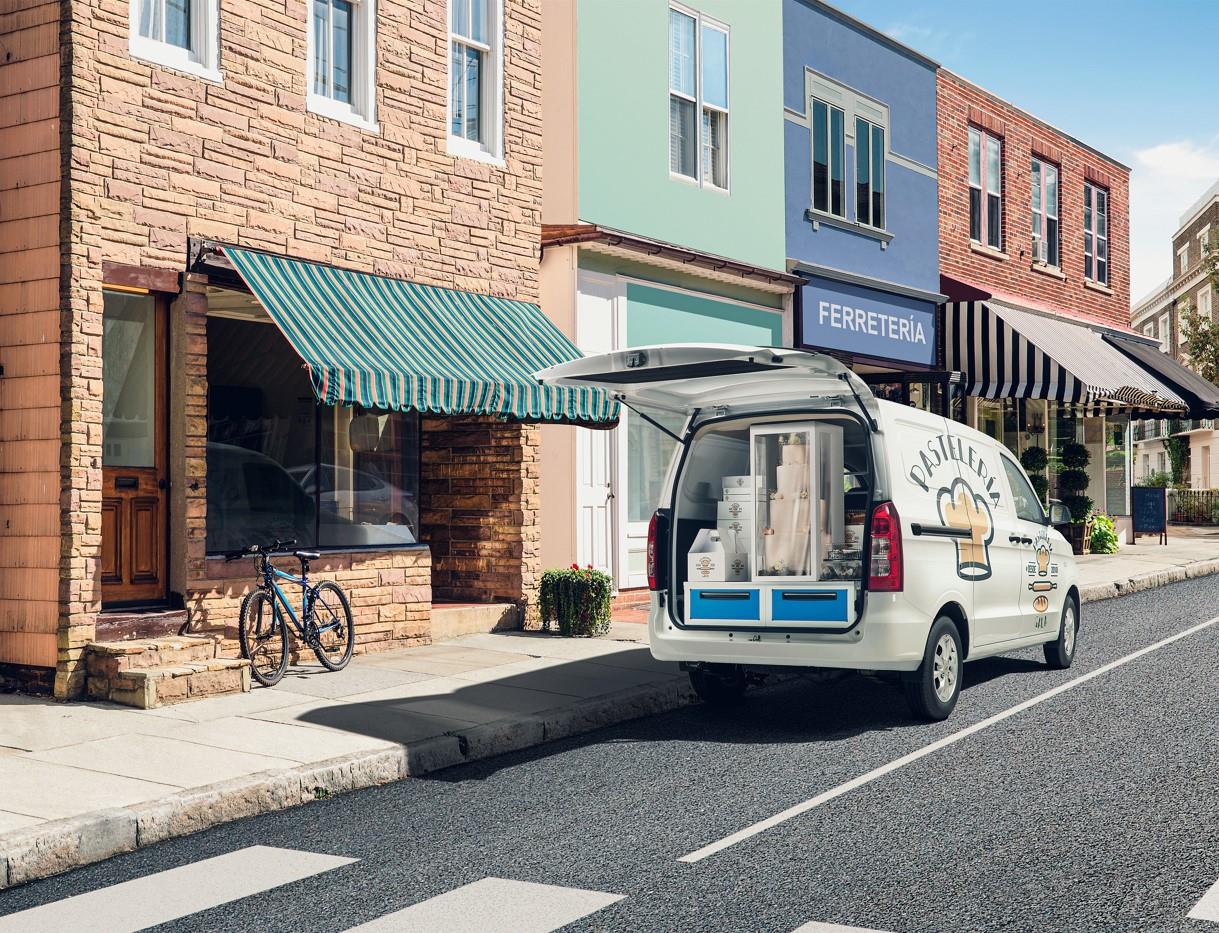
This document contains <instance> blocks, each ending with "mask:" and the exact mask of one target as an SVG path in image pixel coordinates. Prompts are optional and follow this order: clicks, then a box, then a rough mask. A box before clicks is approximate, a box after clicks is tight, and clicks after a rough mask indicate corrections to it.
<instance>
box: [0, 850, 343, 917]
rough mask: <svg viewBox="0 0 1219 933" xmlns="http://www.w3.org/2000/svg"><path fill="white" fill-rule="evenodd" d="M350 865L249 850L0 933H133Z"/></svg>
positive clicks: (48, 911)
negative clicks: (70, 932)
mask: <svg viewBox="0 0 1219 933" xmlns="http://www.w3.org/2000/svg"><path fill="white" fill-rule="evenodd" d="M355 861H357V859H353V858H342V857H340V856H337V855H319V854H317V853H315V852H298V851H296V850H295V849H276V848H272V847H270V846H250V847H249V848H248V849H239V850H237V851H236V852H230V853H229V854H228V855H218V856H216V857H215V858H209V859H203V860H202V861H199V862H192V863H191V864H190V865H183V866H181V867H180V868H171V869H169V870H167V871H159V872H157V873H156V874H152V875H145V876H144V877H143V878H135V879H133V880H131V881H124V882H122V883H121V884H115V885H111V886H110V887H108V888H99V889H98V890H96V891H90V892H88V893H87V894H77V895H76V896H74V897H69V898H65V899H64V900H61V901H55V902H54V903H51V904H44V905H43V906H42V907H32V908H30V909H29V910H23V911H21V912H20V913H15V914H8V915H7V916H4V917H0V933H62V931H64V930H97V931H99V933H103V931H104V933H135V931H136V930H143V929H147V928H148V927H152V926H157V925H158V924H161V923H168V922H169V921H171V920H178V919H181V918H182V917H188V916H190V915H191V914H194V913H198V912H199V911H201V910H207V909H208V908H209V907H216V906H218V905H220V904H227V903H229V902H230V901H235V900H239V899H240V898H243V897H249V896H250V895H251V894H258V893H260V892H262V891H269V890H271V889H272V888H277V887H279V886H280V885H283V884H288V883H289V882H292V881H299V880H301V879H302V878H308V877H310V876H311V875H318V874H321V873H322V872H324V871H330V870H331V869H333V868H338V867H340V866H342V865H349V864H351V863H352V862H355ZM253 926H254V927H257V926H258V924H257V923H254V924H253Z"/></svg>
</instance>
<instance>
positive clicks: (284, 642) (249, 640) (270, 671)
mask: <svg viewBox="0 0 1219 933" xmlns="http://www.w3.org/2000/svg"><path fill="white" fill-rule="evenodd" d="M237 636H238V638H239V639H240V641H241V654H242V657H245V658H249V660H250V673H251V674H253V675H254V679H255V680H257V681H258V682H259V683H260V684H262V685H263V686H264V687H271V686H274V685H275V684H277V683H279V680H280V678H281V677H283V676H284V671H285V670H287V668H288V627H287V626H286V625H284V620H283V617H282V615H281V614H280V609H279V606H278V605H276V603H275V600H274V599H272V598H271V596H270V594H268V593H251V594H250V595H249V596H248V597H246V599H245V600H244V601H243V602H242V604H241V620H240V622H239V623H238V627H237Z"/></svg>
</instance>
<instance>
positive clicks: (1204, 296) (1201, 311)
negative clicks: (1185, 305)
mask: <svg viewBox="0 0 1219 933" xmlns="http://www.w3.org/2000/svg"><path fill="white" fill-rule="evenodd" d="M1198 316H1199V317H1202V318H1205V319H1206V320H1208V321H1209V320H1210V319H1211V287H1210V286H1209V285H1203V286H1202V288H1200V289H1199V290H1198Z"/></svg>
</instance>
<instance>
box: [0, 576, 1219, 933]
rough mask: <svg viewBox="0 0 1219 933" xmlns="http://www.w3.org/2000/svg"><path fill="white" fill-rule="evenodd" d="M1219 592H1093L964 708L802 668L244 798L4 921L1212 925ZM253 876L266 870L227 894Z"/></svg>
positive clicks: (292, 927) (26, 899) (56, 887)
mask: <svg viewBox="0 0 1219 933" xmlns="http://www.w3.org/2000/svg"><path fill="white" fill-rule="evenodd" d="M1216 616H1219V577H1212V578H1206V579H1202V580H1194V581H1188V582H1185V583H1181V584H1176V585H1174V586H1171V587H1167V588H1164V589H1161V590H1156V591H1151V592H1147V593H1143V594H1138V595H1134V596H1130V597H1126V598H1124V599H1120V600H1113V601H1110V602H1106V603H1097V604H1092V605H1090V606H1086V607H1085V610H1084V613H1083V626H1082V629H1081V633H1080V645H1079V650H1078V654H1077V657H1076V663H1075V666H1074V667H1073V668H1072V669H1071V670H1070V671H1063V672H1055V671H1051V670H1049V669H1047V668H1046V667H1045V665H1044V664H1043V663H1042V659H1041V653H1040V650H1037V651H1025V652H1020V653H1018V654H1015V655H1013V656H1010V657H1005V658H999V659H993V660H989V661H981V662H978V663H977V664H973V665H967V666H966V669H965V690H964V692H963V694H962V697H961V700H960V703H959V705H958V706H957V710H956V712H955V713H954V715H953V716H952V718H951V719H949V720H948V721H947V722H945V723H939V724H935V725H927V724H920V723H916V722H914V721H912V720H911V719H910V717H909V716H908V714H907V712H906V709H905V705H904V702H903V700H902V698H901V696H900V694H899V692H898V690H897V689H896V688H895V687H892V686H889V685H887V684H884V683H881V682H878V681H875V680H872V679H869V678H867V677H863V676H856V675H844V676H842V677H841V678H838V679H835V680H833V681H830V682H826V681H818V682H813V681H795V682H788V683H782V684H776V685H773V686H769V687H764V688H761V689H758V690H756V691H753V692H751V693H750V695H749V696H748V698H747V700H746V702H745V703H744V704H743V705H742V706H741V707H740V708H739V709H738V710H734V711H733V712H731V713H728V714H715V713H713V712H711V711H709V710H707V709H704V708H701V707H700V708H692V709H688V710H685V711H682V712H679V713H673V714H669V715H664V716H657V717H654V718H651V719H648V720H642V721H638V722H634V723H629V724H626V725H623V726H619V727H615V728H611V729H607V730H603V731H601V732H598V733H594V734H592V735H589V736H585V737H582V738H580V739H575V740H570V741H565V742H561V743H556V744H553V745H549V746H545V747H542V748H539V749H535V750H533V751H531V752H529V753H522V754H516V755H509V756H504V757H501V758H497V759H492V760H489V761H485V762H481V763H478V764H474V765H469V766H464V767H461V768H457V769H453V770H450V771H445V772H440V773H438V774H434V775H431V776H429V777H427V778H422V779H417V780H410V781H404V782H401V783H398V784H394V785H390V786H386V787H381V788H375V789H372V790H368V791H361V792H357V793H353V794H349V795H344V796H341V797H337V798H334V799H332V800H326V801H321V802H319V803H317V804H313V805H310V806H308V807H304V808H300V809H296V810H289V811H281V812H278V813H273V814H269V815H266V816H261V817H257V818H253V819H249V820H245V821H242V822H239V823H234V824H230V825H227V826H222V827H219V828H217V829H213V830H209V831H207V832H204V833H200V834H198V835H196V836H191V837H188V838H185V839H178V840H173V841H169V842H166V843H162V844H159V845H156V846H153V847H150V848H147V849H143V850H140V851H137V852H133V853H130V854H128V855H124V856H120V857H117V858H114V859H111V860H109V861H107V862H104V863H101V864H98V865H93V866H90V867H87V868H83V869H80V870H77V871H74V872H72V873H70V874H67V875H63V876H60V877H57V878H52V879H48V880H46V881H43V882H39V883H35V884H31V885H29V886H26V887H23V888H19V889H16V890H13V891H8V892H0V933H9V931H10V930H12V931H16V930H22V931H26V930H37V929H38V928H39V926H38V924H40V923H46V924H48V926H54V927H55V928H59V929H76V930H110V929H118V928H121V924H120V923H119V921H118V920H116V919H114V918H115V917H121V916H122V911H121V910H116V907H115V906H114V905H115V903H116V902H117V903H119V904H122V903H124V902H130V903H133V904H134V903H140V904H144V905H153V906H152V907H150V908H149V909H152V910H153V913H154V914H155V912H156V909H157V908H158V905H159V909H163V910H164V911H165V912H164V913H163V914H162V915H161V916H162V918H164V917H171V916H173V917H178V918H179V919H175V920H171V921H169V922H166V923H164V924H162V925H161V926H156V927H155V929H158V930H166V931H168V930H174V931H187V930H189V931H241V933H249V931H252V930H257V931H314V930H317V931H328V933H329V931H333V933H339V931H347V930H350V929H352V928H354V927H358V926H360V925H362V924H370V926H369V927H367V933H373V931H378V933H380V931H390V930H399V929H401V930H405V929H423V930H444V929H450V928H452V929H457V928H458V927H457V926H453V925H452V924H454V923H455V922H456V921H457V920H459V919H462V920H464V919H470V918H473V919H472V921H471V923H472V928H473V929H477V930H479V931H481V933H494V931H496V930H499V929H504V930H513V931H517V930H520V931H525V930H530V929H537V930H539V931H544V930H550V929H556V928H558V927H559V926H561V925H562V924H563V923H564V922H566V921H568V920H571V921H573V922H571V923H570V924H569V925H568V926H563V927H562V928H563V929H565V930H741V931H773V933H789V931H793V930H796V929H798V928H801V927H802V926H803V925H805V924H841V925H844V926H849V927H856V928H863V929H867V930H882V931H892V933H914V931H933V933H941V931H949V930H951V931H967V930H986V931H991V930H1002V931H1053V933H1061V931H1091V930H1122V931H1137V933H1152V931H1193V933H1219V888H1216V889H1215V892H1213V893H1211V894H1208V891H1209V890H1210V889H1211V888H1212V886H1214V885H1216V882H1219V734H1217V733H1219V624H1211V625H1209V626H1202V627H1199V624H1200V623H1205V622H1207V621H1208V620H1210V619H1213V618H1215V617H1216ZM1191 628H1192V629H1194V630H1193V631H1189V630H1190V629H1191ZM1182 633H1187V634H1182ZM1178 635H1180V636H1181V637H1178V638H1176V639H1175V640H1171V641H1167V639H1171V638H1173V636H1178ZM1153 645H1154V646H1156V647H1154V648H1153V649H1152V650H1149V651H1146V652H1145V653H1143V654H1141V655H1138V656H1136V657H1134V658H1132V659H1131V658H1130V655H1131V654H1132V653H1135V652H1138V651H1140V650H1142V649H1147V648H1148V647H1149V646H1153ZM1115 662H1120V663H1115ZM1088 674H1093V675H1094V676H1091V677H1087V678H1085V679H1083V680H1080V678H1081V677H1083V676H1084V675H1088ZM1076 681H1079V682H1076ZM1068 684H1073V685H1072V686H1070V687H1069V688H1067V689H1063V690H1061V691H1060V692H1058V693H1052V694H1051V695H1050V696H1048V697H1046V698H1044V699H1042V700H1041V701H1040V702H1037V703H1035V704H1033V705H1029V706H1027V707H1024V708H1020V709H1018V710H1016V711H1015V712H1014V713H1012V714H1010V715H1004V714H1006V713H1008V712H1009V711H1011V710H1012V709H1013V707H1018V706H1019V705H1020V704H1022V703H1024V702H1025V701H1029V700H1033V699H1035V698H1039V697H1043V695H1044V694H1046V692H1047V691H1053V690H1054V689H1055V688H1058V687H1064V686H1066V685H1068ZM992 717H993V719H992ZM971 726H980V728H977V729H976V731H973V732H972V733H968V734H966V735H965V736H964V737H961V738H959V740H957V739H954V740H952V741H949V742H947V743H946V744H943V745H941V746H937V747H935V748H934V749H932V750H931V751H930V752H927V753H920V752H921V751H925V750H926V749H927V747H928V746H930V745H932V744H933V743H936V742H939V741H940V740H943V739H948V738H949V737H954V736H957V735H958V734H959V733H960V732H961V730H965V729H969V727H971ZM912 753H920V754H912ZM906 755H910V756H911V760H909V761H908V762H907V763H904V764H903V763H900V761H901V759H902V757H903V756H906ZM894 762H899V764H900V766H898V767H895V768H892V769H891V770H887V771H886V772H885V773H882V774H880V775H879V776H876V777H875V778H874V779H865V780H863V781H859V780H857V779H860V778H861V777H865V778H866V776H867V775H869V773H870V772H872V771H873V769H877V768H884V766H886V765H890V764H891V763H894ZM848 782H855V783H854V784H851V785H850V786H848V788H846V789H845V790H842V785H844V784H847V783H848ZM835 789H839V790H842V792H841V793H838V794H837V795H835V796H833V797H832V799H829V800H827V801H826V802H824V803H822V804H820V805H817V806H806V808H805V809H803V810H802V812H799V813H797V814H796V815H794V816H792V817H791V818H789V819H786V820H784V821H782V822H779V823H777V824H776V825H772V826H770V827H769V828H765V829H763V830H762V831H759V832H755V833H753V834H751V835H749V836H748V837H747V838H744V839H742V840H741V841H739V842H736V843H735V844H732V845H729V846H728V847H726V848H723V849H721V850H719V851H715V852H714V853H712V854H708V855H706V857H703V858H701V859H699V860H697V861H682V860H681V859H682V858H683V857H684V856H685V857H689V856H690V855H691V854H692V853H698V852H699V851H700V850H703V851H705V847H707V846H709V845H713V844H715V843H717V842H718V841H720V840H724V839H725V838H726V837H730V836H732V835H733V834H735V833H738V832H740V831H742V830H745V829H746V828H748V827H751V826H753V825H754V824H757V823H758V822H759V821H764V820H767V819H768V818H770V817H773V816H774V815H775V814H779V813H781V812H783V811H785V810H787V809H788V808H791V807H794V806H798V805H800V804H802V803H806V802H808V801H810V800H814V799H815V798H817V797H818V795H823V794H826V793H827V792H831V791H834V790H835ZM254 845H263V846H273V847H279V848H282V849H290V850H298V851H299V853H303V854H300V855H297V854H296V853H276V852H268V853H261V852H255V853H248V852H247V853H244V854H242V852H241V850H244V849H246V848H247V847H249V846H254ZM234 853H236V854H234ZM319 854H321V855H329V856H341V857H343V859H331V860H329V862H327V863H326V864H325V865H321V866H318V867H317V870H316V871H314V870H313V868H311V867H310V866H311V863H310V862H309V859H311V858H313V859H316V857H317V855H319ZM213 857H221V858H219V859H218V860H217V861H216V862H214V863H204V864H201V863H202V860H205V859H209V858H213ZM241 859H245V861H244V862H243V861H240V860H241ZM345 859H349V860H352V861H344V860H345ZM331 863H333V864H331ZM251 865H254V866H255V867H254V868H251V867H250V866H251ZM260 865H266V866H267V869H266V872H265V877H260V876H262V874H263V873H262V869H261V868H259V867H257V866H260ZM176 867H182V872H180V873H179V875H180V877H179V875H172V874H171V875H168V876H162V875H159V874H157V873H161V872H166V870H168V869H174V868H176ZM296 867H299V872H297V874H299V876H300V878H299V880H291V879H292V878H293V877H295V876H294V874H293V871H294V868H296ZM209 872H210V874H209ZM217 875H218V876H219V878H217V877H216V876H217ZM281 875H282V877H281ZM174 878H176V879H177V882H178V888H182V889H187V891H188V894H189V896H188V894H184V893H181V892H179V893H175V890H176V889H174V888H173V885H172V884H171V879H174ZM284 879H288V880H286V881H285V880H284ZM487 879H505V881H504V882H503V883H501V882H496V881H488V880H487ZM129 881H135V886H134V887H133V888H132V889H131V890H130V891H129V890H128V889H119V890H118V891H111V892H109V893H107V891H106V890H105V889H106V888H107V887H108V886H112V885H115V884H117V883H120V882H129ZM238 881H240V883H244V884H251V885H252V887H251V889H250V890H252V889H253V888H254V887H258V886H259V882H260V881H261V882H263V883H262V886H263V887H265V888H266V890H262V891H258V892H257V893H253V894H250V895H249V896H246V897H243V898H242V899H238V900H232V899H231V898H233V897H236V896H238V894H236V893H234V891H229V893H228V894H225V893H224V891H226V890H228V888H226V885H228V886H229V887H232V886H233V885H234V884H237V886H238V887H240V884H239V883H238ZM511 882H531V883H539V884H544V885H549V886H555V887H554V888H535V887H532V886H528V885H517V884H511ZM140 885H143V887H140ZM466 886H469V887H466ZM213 888H215V890H216V891H217V892H219V893H217V894H216V895H215V897H212V899H211V900H209V896H210V895H209V892H211V891H212V889H213ZM567 889H574V890H567ZM234 890H236V889H234ZM590 892H597V893H595V894H594V893H590ZM74 895H85V896H84V897H81V898H79V899H78V900H76V901H72V902H68V903H67V904H60V905H59V906H58V908H49V909H44V910H42V911H41V912H40V911H39V910H37V909H36V908H40V907H44V908H45V905H52V904H55V903H56V902H58V901H61V900H62V899H64V898H68V897H71V896H74ZM175 897H178V898H181V897H186V901H184V903H186V904H187V906H185V907H182V908H181V909H179V910H177V912H175V908H174V904H175V903H176V902H175ZM191 897H194V898H195V901H191V900H190V898H191ZM226 898H227V899H229V902H228V903H223V904H220V906H213V907H210V908H209V907H207V905H208V904H216V903H219V901H221V900H225V899H226ZM433 898H440V900H435V901H434V900H432V899H433ZM412 905H419V906H416V907H415V908H414V909H413V911H412V910H407V909H408V908H411V907H412ZM199 906H203V907H204V909H202V910H196V909H193V908H197V907H199ZM53 909H58V910H60V911H61V913H60V914H52V913H51V912H49V911H50V910H53ZM27 910H29V911H31V912H30V913H25V914H21V915H20V916H13V915H15V914H17V913H18V912H21V911H27ZM480 910H483V911H485V913H484V914H482V915H479V911H480ZM63 911H67V912H68V913H62V912H63ZM72 911H75V913H71V912H72ZM403 911H405V912H403ZM400 912H401V913H400ZM1191 912H1193V913H1194V914H1195V915H1196V916H1198V917H1212V915H1213V919H1190V918H1189V916H1188V915H1189V914H1190V913H1191ZM65 918H66V919H65ZM577 918H578V919H577ZM69 922H70V923H71V924H72V925H71V926H65V925H64V924H65V923H69ZM124 922H126V923H128V924H131V923H133V922H135V921H133V920H132V919H131V917H130V916H128V917H127V919H126V921H124ZM807 929H809V930H815V929H818V927H817V926H809V927H808V928H807ZM820 929H825V930H829V929H841V928H837V927H830V926H827V927H821V928H820Z"/></svg>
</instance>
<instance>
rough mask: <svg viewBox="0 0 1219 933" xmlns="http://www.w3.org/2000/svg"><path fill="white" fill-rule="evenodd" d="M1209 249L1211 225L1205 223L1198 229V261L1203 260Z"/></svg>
mask: <svg viewBox="0 0 1219 933" xmlns="http://www.w3.org/2000/svg"><path fill="white" fill-rule="evenodd" d="M1210 251H1211V225H1210V224H1207V225H1206V226H1205V227H1203V228H1202V229H1201V230H1199V231H1198V261H1199V262H1204V261H1205V260H1206V254H1207V253H1209V252H1210Z"/></svg>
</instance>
